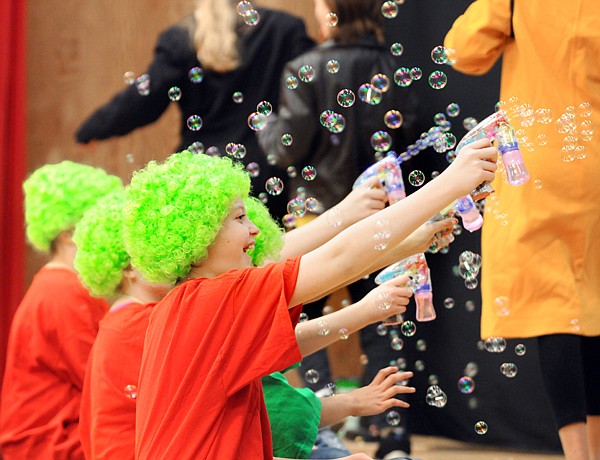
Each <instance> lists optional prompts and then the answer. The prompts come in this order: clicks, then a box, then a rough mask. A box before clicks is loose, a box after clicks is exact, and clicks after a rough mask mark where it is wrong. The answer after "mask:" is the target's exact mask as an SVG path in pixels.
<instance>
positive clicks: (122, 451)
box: [79, 303, 155, 460]
mask: <svg viewBox="0 0 600 460" xmlns="http://www.w3.org/2000/svg"><path fill="white" fill-rule="evenodd" d="M154 305H155V303H149V304H139V303H129V304H126V305H122V306H119V307H118V309H116V310H115V308H114V307H113V309H111V310H110V311H109V312H108V314H107V315H106V316H105V317H104V319H103V320H102V321H101V322H100V330H99V331H98V336H97V337H96V341H95V342H94V346H93V347H92V351H91V352H90V357H89V360H88V367H87V370H86V373H85V380H84V383H83V394H82V396H81V409H80V417H79V435H80V437H81V446H82V448H83V452H84V453H85V458H86V459H88V460H90V459H119V460H127V459H133V458H134V457H135V455H134V454H135V401H136V397H137V385H138V378H139V376H140V366H141V363H142V350H143V349H144V337H145V336H146V329H147V328H148V319H149V317H150V313H151V312H152V308H153V307H154Z"/></svg>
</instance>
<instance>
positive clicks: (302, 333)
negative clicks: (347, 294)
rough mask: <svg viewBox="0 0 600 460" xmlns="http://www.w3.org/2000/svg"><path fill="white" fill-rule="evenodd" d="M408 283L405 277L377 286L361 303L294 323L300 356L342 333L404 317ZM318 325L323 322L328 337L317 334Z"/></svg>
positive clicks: (338, 336)
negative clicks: (398, 316) (391, 317)
mask: <svg viewBox="0 0 600 460" xmlns="http://www.w3.org/2000/svg"><path fill="white" fill-rule="evenodd" d="M408 281H409V278H408V277H406V276H398V277H397V278H393V279H391V280H389V281H386V282H385V283H383V284H382V285H381V286H377V287H376V288H375V289H373V290H372V291H371V292H369V293H368V294H367V295H366V296H364V297H363V298H362V299H361V300H359V301H358V302H355V303H353V304H352V305H349V306H347V307H346V308H342V309H341V310H338V311H336V312H333V313H330V314H328V315H326V316H323V317H321V318H315V319H311V320H310V321H304V322H302V323H298V325H297V326H296V340H297V341H298V347H299V348H300V352H301V353H302V356H308V355H310V354H312V353H314V352H316V351H318V350H320V349H322V348H325V347H326V346H328V345H331V344H332V343H334V342H337V341H338V340H339V338H340V331H341V330H342V329H343V330H344V331H343V334H352V333H353V332H356V331H358V330H360V329H362V328H363V327H365V326H368V325H369V324H373V323H376V322H378V321H383V320H384V319H386V318H388V317H389V316H392V315H396V314H400V313H404V312H405V311H406V305H408V302H409V301H410V298H411V297H412V295H413V292H412V289H411V288H410V287H408V286H406V284H407V283H408ZM322 321H327V327H328V328H329V329H330V330H331V333H330V334H327V335H321V334H319V329H320V328H321V324H320V323H321V322H322Z"/></svg>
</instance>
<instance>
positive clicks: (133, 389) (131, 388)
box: [123, 385, 138, 399]
mask: <svg viewBox="0 0 600 460" xmlns="http://www.w3.org/2000/svg"><path fill="white" fill-rule="evenodd" d="M123 393H125V397H126V398H127V399H137V395H138V393H137V385H126V386H125V388H124V389H123Z"/></svg>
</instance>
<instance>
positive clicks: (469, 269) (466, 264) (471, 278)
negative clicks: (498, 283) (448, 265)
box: [458, 251, 481, 289]
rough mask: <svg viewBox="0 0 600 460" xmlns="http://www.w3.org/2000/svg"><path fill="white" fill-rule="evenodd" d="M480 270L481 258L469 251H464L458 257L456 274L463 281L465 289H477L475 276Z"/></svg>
mask: <svg viewBox="0 0 600 460" xmlns="http://www.w3.org/2000/svg"><path fill="white" fill-rule="evenodd" d="M480 269H481V256H480V255H479V254H475V253H474V252H471V251H464V252H462V253H461V254H460V256H459V257H458V274H459V275H460V276H461V278H463V279H464V280H465V287H466V288H467V289H475V288H477V286H478V284H479V282H478V281H477V275H479V270H480Z"/></svg>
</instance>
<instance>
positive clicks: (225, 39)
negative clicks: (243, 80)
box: [193, 0, 240, 73]
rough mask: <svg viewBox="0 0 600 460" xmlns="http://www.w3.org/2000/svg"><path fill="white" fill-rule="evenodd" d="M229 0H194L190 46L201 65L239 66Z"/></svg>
mask: <svg viewBox="0 0 600 460" xmlns="http://www.w3.org/2000/svg"><path fill="white" fill-rule="evenodd" d="M236 3H237V2H234V1H232V0H196V9H195V10H194V18H195V19H196V28H195V31H194V33H193V42H194V48H195V49H196V54H197V56H198V60H199V61H200V62H201V64H202V66H203V67H204V68H206V69H208V70H213V71H215V72H220V73H224V72H229V71H231V70H235V69H237V68H238V67H239V66H240V53H239V49H238V35H237V32H236V28H237V24H238V20H239V18H238V14H237V11H236V8H235V4H236Z"/></svg>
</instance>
